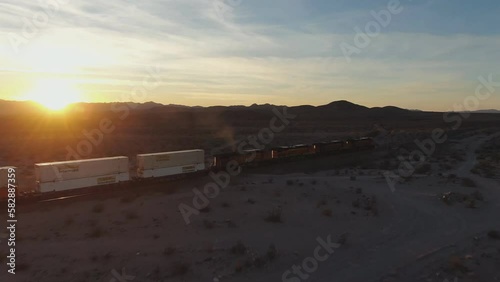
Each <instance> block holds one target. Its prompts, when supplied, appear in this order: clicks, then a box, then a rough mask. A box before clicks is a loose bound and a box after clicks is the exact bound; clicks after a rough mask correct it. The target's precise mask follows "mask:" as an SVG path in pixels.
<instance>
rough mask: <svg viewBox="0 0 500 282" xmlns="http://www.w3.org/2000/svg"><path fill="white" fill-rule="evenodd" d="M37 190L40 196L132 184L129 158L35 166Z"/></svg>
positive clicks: (121, 157) (51, 163)
mask: <svg viewBox="0 0 500 282" xmlns="http://www.w3.org/2000/svg"><path fill="white" fill-rule="evenodd" d="M35 179H36V184H37V185H36V190H37V192H40V193H46V192H61V191H66V190H75V189H80V188H87V187H94V186H101V185H110V184H117V183H120V182H128V181H129V180H130V175H129V160H128V157H124V156H119V157H110V158H98V159H86V160H77V161H64V162H50V163H38V164H35Z"/></svg>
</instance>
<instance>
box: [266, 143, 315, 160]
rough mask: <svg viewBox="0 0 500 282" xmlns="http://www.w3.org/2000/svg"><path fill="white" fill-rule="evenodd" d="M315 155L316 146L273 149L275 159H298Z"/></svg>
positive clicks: (302, 145)
mask: <svg viewBox="0 0 500 282" xmlns="http://www.w3.org/2000/svg"><path fill="white" fill-rule="evenodd" d="M314 153H315V151H314V146H312V145H304V144H301V145H294V146H282V147H277V148H273V149H272V156H273V159H289V158H297V157H303V156H308V155H313V154H314Z"/></svg>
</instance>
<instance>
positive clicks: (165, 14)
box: [0, 0, 500, 110]
mask: <svg viewBox="0 0 500 282" xmlns="http://www.w3.org/2000/svg"><path fill="white" fill-rule="evenodd" d="M394 1H396V0H394ZM391 2H393V1H392V0H359V1H353V0H337V1H335V0H274V1H269V0H267V1H264V0H145V1H125V0H109V1H83V0H75V1H69V0H60V1H57V0H40V1H29V0H4V1H2V2H1V3H0V37H1V39H2V40H0V63H1V64H0V85H1V86H0V99H14V100H23V99H35V98H34V95H35V96H37V97H36V100H43V99H54V98H58V97H57V95H62V93H69V94H68V95H76V94H75V93H78V99H77V100H82V101H90V102H92V101H95V102H100V101H104V102H109V101H136V102H146V101H155V102H160V103H164V104H169V103H174V104H185V105H202V106H208V105H236V104H244V105H250V104H252V103H273V104H286V105H300V104H312V105H321V104H326V103H329V102H331V101H334V100H349V101H352V102H355V103H358V104H363V105H366V106H385V105H395V106H400V107H404V108H411V109H416V108H418V109H423V110H449V109H452V108H453V105H454V104H457V103H462V102H463V101H464V99H465V98H466V97H468V96H470V95H474V93H475V89H476V87H477V85H478V83H479V82H478V77H480V76H483V77H488V75H490V74H491V75H493V79H494V80H495V81H498V82H499V83H497V84H500V64H499V62H500V16H499V15H500V2H499V1H493V0H480V1H457V0H400V2H399V3H400V4H399V7H400V9H401V10H400V12H398V13H392V14H391V19H390V21H389V22H388V24H387V25H386V26H380V25H379V26H380V32H379V33H377V34H373V36H372V37H370V42H369V43H368V44H366V46H360V45H359V44H356V42H355V37H356V34H357V33H356V30H361V31H363V30H365V26H366V25H367V24H368V23H370V22H372V21H374V18H373V16H372V13H374V12H375V13H378V12H380V11H382V10H387V9H388V5H389V3H391ZM396 2H398V1H396ZM54 3H58V4H57V5H54ZM34 19H35V21H38V26H36V24H34ZM346 46H353V47H354V48H357V49H356V50H357V51H356V52H355V53H353V54H351V55H350V56H349V58H346V56H345V52H346V51H345V50H346V49H345V47H346ZM343 48H344V49H343ZM145 79H147V80H148V81H150V82H152V81H154V82H155V83H150V84H148V85H149V86H151V87H148V89H146V90H145V91H144V92H141V94H144V95H141V96H139V95H137V96H133V94H134V93H137V91H135V90H137V89H138V88H137V87H139V88H140V87H141V85H142V83H143V81H144V80H145ZM44 81H50V83H43V82H44ZM156 82H157V83H156ZM40 85H41V86H40ZM57 85H64V87H58V86H57ZM497 88H498V89H496V91H495V92H494V93H493V95H492V97H491V98H489V99H488V100H485V101H481V104H480V105H479V108H481V109H490V108H496V109H500V86H498V87H497ZM134 89H135V90H134ZM143 90H144V87H143ZM54 93H57V95H56V94H54Z"/></svg>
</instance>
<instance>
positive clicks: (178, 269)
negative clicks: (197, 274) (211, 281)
mask: <svg viewBox="0 0 500 282" xmlns="http://www.w3.org/2000/svg"><path fill="white" fill-rule="evenodd" d="M190 268H191V265H190V264H189V263H186V262H174V263H173V264H172V276H174V277H175V276H184V275H186V274H187V273H188V272H189V269H190Z"/></svg>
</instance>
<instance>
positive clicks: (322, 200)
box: [316, 199, 327, 208]
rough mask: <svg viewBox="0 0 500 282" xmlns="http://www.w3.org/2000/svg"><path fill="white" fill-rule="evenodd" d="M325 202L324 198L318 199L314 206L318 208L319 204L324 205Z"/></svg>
mask: <svg viewBox="0 0 500 282" xmlns="http://www.w3.org/2000/svg"><path fill="white" fill-rule="evenodd" d="M326 204H327V201H326V200H325V199H321V200H319V201H318V203H317V204H316V207H317V208H319V207H321V206H325V205H326Z"/></svg>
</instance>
